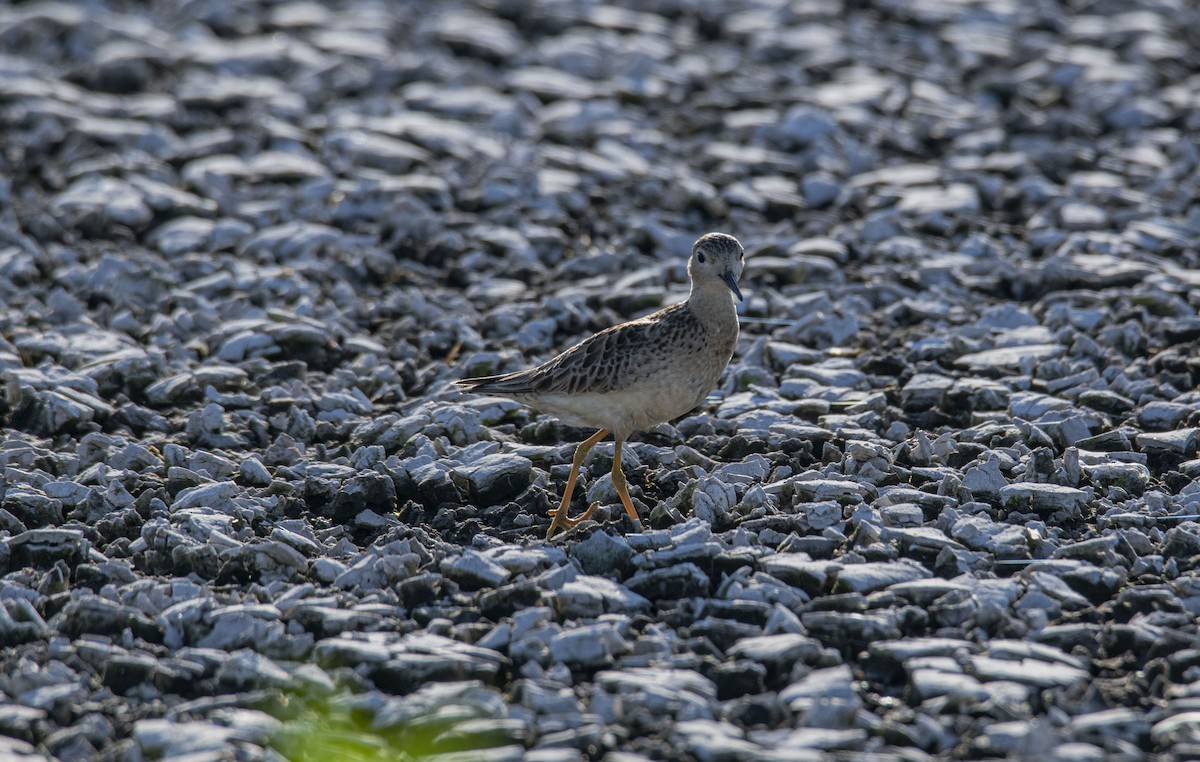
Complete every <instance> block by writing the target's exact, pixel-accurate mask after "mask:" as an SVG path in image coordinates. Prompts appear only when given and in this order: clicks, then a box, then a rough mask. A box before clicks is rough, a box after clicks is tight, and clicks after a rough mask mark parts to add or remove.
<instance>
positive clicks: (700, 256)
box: [696, 252, 704, 264]
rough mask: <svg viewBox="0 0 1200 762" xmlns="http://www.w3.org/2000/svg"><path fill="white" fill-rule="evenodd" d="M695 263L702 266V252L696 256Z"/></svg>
mask: <svg viewBox="0 0 1200 762" xmlns="http://www.w3.org/2000/svg"><path fill="white" fill-rule="evenodd" d="M696 261H697V262H699V263H700V264H704V252H700V253H699V254H697V255H696Z"/></svg>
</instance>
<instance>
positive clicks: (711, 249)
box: [688, 233, 746, 302]
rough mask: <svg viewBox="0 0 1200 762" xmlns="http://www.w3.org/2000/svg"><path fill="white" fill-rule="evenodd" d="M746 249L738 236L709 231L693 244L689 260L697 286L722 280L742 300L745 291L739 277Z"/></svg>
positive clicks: (700, 286)
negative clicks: (739, 284) (739, 283)
mask: <svg viewBox="0 0 1200 762" xmlns="http://www.w3.org/2000/svg"><path fill="white" fill-rule="evenodd" d="M745 257H746V251H745V249H743V248H742V245H741V244H740V243H738V239H736V238H734V237H733V236H731V235H727V234H725V233H706V234H705V235H702V236H701V237H700V239H699V240H697V241H696V243H694V244H693V245H692V258H691V259H690V260H688V275H689V276H691V279H692V287H693V288H703V287H705V286H708V285H715V284H718V283H721V284H724V285H726V286H728V287H729V290H730V291H732V292H733V294H734V296H736V297H737V298H738V301H739V302H740V301H742V292H741V290H740V289H739V288H738V278H740V277H741V275H742V264H743V263H744V260H745Z"/></svg>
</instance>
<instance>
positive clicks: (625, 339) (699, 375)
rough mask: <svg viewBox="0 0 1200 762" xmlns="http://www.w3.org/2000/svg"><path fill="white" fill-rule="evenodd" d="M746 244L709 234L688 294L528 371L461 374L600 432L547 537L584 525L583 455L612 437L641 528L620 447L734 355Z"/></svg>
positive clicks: (683, 404)
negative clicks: (577, 496) (575, 499)
mask: <svg viewBox="0 0 1200 762" xmlns="http://www.w3.org/2000/svg"><path fill="white" fill-rule="evenodd" d="M744 262H745V249H743V248H742V245H741V244H740V243H739V242H738V240H737V239H736V238H734V237H733V236H731V235H728V234H726V233H707V234H705V235H703V236H701V237H700V238H699V239H698V240H697V241H696V242H695V244H693V245H692V253H691V256H690V257H689V259H688V266H687V269H688V277H689V279H690V281H691V291H690V293H689V294H688V297H687V299H686V300H684V301H682V302H679V303H678V304H673V305H671V306H669V307H665V308H663V309H660V310H658V311H657V312H653V313H651V314H649V315H646V316H645V317H641V318H637V319H635V320H630V321H628V322H625V323H620V324H619V325H614V326H612V327H611V328H607V329H605V330H603V331H600V332H599V333H596V334H594V335H592V336H589V337H588V338H586V339H584V340H583V341H580V342H579V343H578V344H575V345H574V346H572V347H570V348H569V349H567V350H565V351H563V352H562V353H561V354H559V355H557V356H555V357H553V358H551V359H549V360H547V361H546V362H544V363H542V364H541V365H538V366H537V367H535V368H528V369H526V370H521V371H516V372H514V373H506V374H502V375H495V376H478V377H474V378H464V379H459V380H457V381H455V382H454V384H455V385H456V386H457V387H458V388H459V389H460V390H462V391H464V392H472V393H477V394H488V395H497V396H503V397H508V398H509V399H512V400H515V401H516V402H519V403H521V404H523V405H526V406H527V407H531V408H533V409H535V410H539V411H541V412H544V413H549V414H550V415H553V416H556V417H557V418H559V419H560V420H561V421H563V422H564V423H566V424H568V425H571V426H578V427H588V428H594V429H597V431H596V433H595V434H593V435H591V436H590V437H588V438H587V439H585V440H584V441H583V442H581V443H580V444H579V445H578V446H577V447H576V448H575V455H574V457H573V458H572V459H571V471H570V473H569V475H568V476H567V484H566V487H565V488H564V489H563V496H562V500H561V502H560V503H559V505H558V508H557V510H555V511H554V516H553V519H552V520H551V522H550V530H549V531H548V532H547V533H546V539H547V540H549V539H550V538H551V537H553V536H554V534H555V531H556V530H558V529H562V530H563V531H566V530H568V529H571V528H573V527H575V526H577V525H578V524H579V523H580V522H583V521H586V520H587V519H589V518H590V517H591V515H592V512H593V511H594V510H595V509H596V506H597V504H595V503H593V504H592V505H591V506H589V507H588V509H587V510H586V512H585V513H584V514H583V515H582V516H580V517H579V518H574V519H573V518H570V516H569V507H570V504H571V495H572V493H573V492H574V490H575V483H576V481H577V480H578V478H579V471H580V469H581V468H582V466H583V462H584V459H585V458H586V457H587V455H588V452H590V451H591V449H592V448H593V447H594V446H595V445H596V444H597V443H598V442H600V441H601V440H603V439H604V438H605V437H606V436H608V435H609V434H612V436H613V442H614V447H613V464H612V483H613V487H614V488H615V489H616V492H617V496H618V497H619V498H620V499H621V504H622V505H623V506H624V507H625V511H626V513H628V514H629V518H630V520H632V522H633V526H634V529H635V531H638V532H640V531H641V530H642V522H641V519H640V518H638V513H637V510H636V509H635V508H634V505H633V501H632V500H631V499H630V497H629V488H628V484H627V482H626V481H625V473H624V472H623V471H622V469H621V445H623V444H624V443H625V441H626V440H627V439H628V438H629V436H630V435H631V434H633V433H634V432H635V431H639V430H642V429H645V428H649V427H651V426H654V425H657V424H659V423H663V422H665V421H670V420H673V419H675V418H678V417H679V416H681V415H683V414H684V413H686V412H688V411H690V410H691V409H692V408H694V407H696V406H697V405H699V404H700V403H701V402H702V401H703V400H704V398H705V397H707V396H708V393H709V392H710V391H712V389H713V387H714V386H715V385H716V383H717V381H718V379H719V378H720V376H721V372H722V371H724V369H725V366H726V365H728V364H729V360H730V359H731V358H732V357H733V350H734V347H735V345H736V344H737V339H738V316H737V308H736V306H735V305H734V302H733V299H734V297H736V298H737V299H738V301H742V292H741V290H740V289H739V288H738V279H739V278H740V277H741V274H742V267H743V264H744Z"/></svg>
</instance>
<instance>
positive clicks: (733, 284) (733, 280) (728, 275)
mask: <svg viewBox="0 0 1200 762" xmlns="http://www.w3.org/2000/svg"><path fill="white" fill-rule="evenodd" d="M721 280H723V281H725V285H726V286H729V290H730V291H732V292H733V295H734V296H736V297H737V298H738V301H739V302H744V301H746V300H745V299H744V298H743V297H742V290H741V289H739V288H738V285H737V276H736V275H734V274H733V270H726V271H725V274H724V275H722V276H721Z"/></svg>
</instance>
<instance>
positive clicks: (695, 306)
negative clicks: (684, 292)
mask: <svg viewBox="0 0 1200 762" xmlns="http://www.w3.org/2000/svg"><path fill="white" fill-rule="evenodd" d="M687 303H688V307H689V308H690V309H691V311H692V312H693V314H695V315H696V317H697V318H698V319H699V320H700V322H702V323H706V324H715V325H733V326H734V327H735V328H736V326H737V309H736V308H735V307H734V306H733V293H732V292H731V291H730V290H729V287H728V286H726V285H725V284H724V283H693V284H692V292H691V294H689V295H688V300H687Z"/></svg>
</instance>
